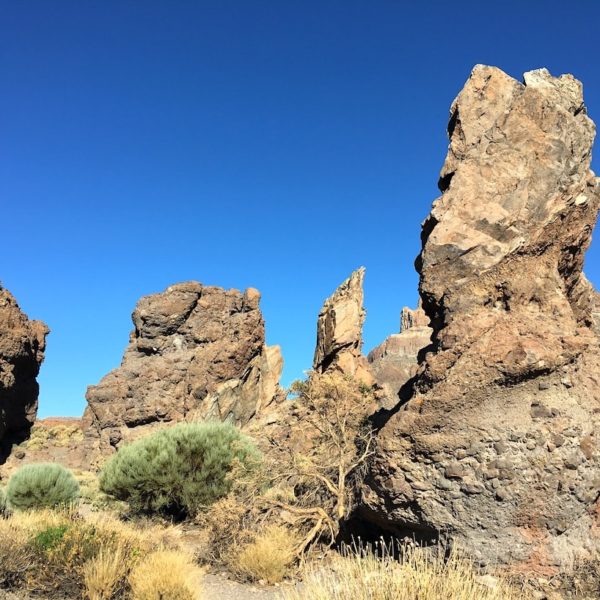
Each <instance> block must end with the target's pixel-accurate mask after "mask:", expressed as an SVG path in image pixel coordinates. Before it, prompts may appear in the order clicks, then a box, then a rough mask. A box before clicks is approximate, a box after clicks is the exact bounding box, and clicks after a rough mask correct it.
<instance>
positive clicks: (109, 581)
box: [82, 544, 129, 600]
mask: <svg viewBox="0 0 600 600" xmlns="http://www.w3.org/2000/svg"><path fill="white" fill-rule="evenodd" d="M128 570H129V556H128V552H127V550H126V549H125V547H124V546H123V545H122V544H119V545H117V547H115V548H101V549H100V551H99V552H98V554H97V555H96V556H94V557H93V558H91V559H89V560H88V561H87V562H86V563H85V564H84V565H83V567H82V575H83V582H84V586H85V593H86V597H87V598H88V599H89V600H110V599H111V598H113V596H114V595H115V592H118V591H120V590H122V588H123V587H124V582H125V578H126V576H127V572H128Z"/></svg>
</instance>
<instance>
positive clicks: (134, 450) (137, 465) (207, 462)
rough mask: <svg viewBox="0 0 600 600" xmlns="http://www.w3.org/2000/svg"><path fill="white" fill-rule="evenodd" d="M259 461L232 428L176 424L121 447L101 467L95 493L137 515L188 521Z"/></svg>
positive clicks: (249, 444)
mask: <svg viewBox="0 0 600 600" xmlns="http://www.w3.org/2000/svg"><path fill="white" fill-rule="evenodd" d="M259 461H260V454H259V452H258V450H257V449H256V447H255V446H254V444H253V442H252V441H251V440H250V438H248V437H246V436H244V435H242V434H241V433H240V432H239V431H238V430H237V429H236V428H235V427H234V426H233V425H231V424H228V423H214V422H211V423H189V424H181V425H176V426H175V427H172V428H170V429H163V430H161V431H159V432H157V433H154V434H152V435H149V436H148V437H145V438H142V439H140V440H138V441H136V442H134V443H132V444H130V445H128V446H125V447H123V448H121V449H120V450H119V451H118V452H117V454H115V455H114V456H113V457H112V458H111V459H110V460H109V461H108V463H107V464H106V465H105V467H104V469H103V471H102V473H101V475H100V489H101V490H102V491H103V492H105V493H106V494H109V495H111V496H113V497H115V498H117V499H118V500H125V501H127V502H129V505H130V507H131V509H132V510H133V511H136V512H146V513H152V512H158V513H162V514H166V515H173V516H177V517H186V516H193V515H195V514H197V513H198V511H199V510H200V509H201V508H202V507H203V506H206V505H209V504H211V503H212V502H214V501H215V500H218V499H219V498H221V497H223V496H225V495H226V494H227V493H228V492H229V491H230V489H231V486H232V482H233V479H234V476H235V475H236V474H239V473H242V472H248V471H252V470H253V469H254V468H255V467H257V466H258V464H259Z"/></svg>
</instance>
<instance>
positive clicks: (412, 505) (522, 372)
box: [364, 66, 600, 570]
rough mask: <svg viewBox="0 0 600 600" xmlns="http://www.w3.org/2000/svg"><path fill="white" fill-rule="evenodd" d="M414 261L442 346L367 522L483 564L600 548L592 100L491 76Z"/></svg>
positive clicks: (557, 86)
mask: <svg viewBox="0 0 600 600" xmlns="http://www.w3.org/2000/svg"><path fill="white" fill-rule="evenodd" d="M448 130H449V135H450V146H449V149H448V155H447V158H446V161H445V163H444V166H443V168H442V172H441V177H440V184H439V185H440V189H441V191H442V196H441V197H440V198H438V199H437V200H436V201H435V203H434V205H433V209H432V211H431V214H430V215H429V217H428V218H427V219H426V221H425V222H424V224H423V232H422V243H423V247H422V251H421V254H420V256H419V258H418V259H417V269H418V271H419V274H420V288H419V289H420V294H421V298H422V300H423V307H424V310H425V312H426V314H427V316H428V317H429V318H430V319H431V325H432V328H433V336H432V341H433V347H432V349H431V351H430V352H428V353H427V354H426V355H425V356H424V357H423V360H422V363H421V365H420V368H419V372H418V374H417V376H416V381H415V385H414V388H413V393H412V396H411V397H410V399H409V400H408V401H407V402H406V403H401V404H400V405H398V406H397V407H396V408H395V409H394V410H393V411H391V412H390V414H389V415H388V420H387V422H386V423H385V425H383V428H382V430H381V431H380V435H379V440H378V453H377V455H376V457H375V460H374V464H373V468H372V472H371V479H370V484H369V487H368V488H367V490H366V491H365V507H364V514H365V515H367V518H369V519H371V520H372V521H376V522H378V523H379V524H380V525H382V526H384V527H386V528H388V529H391V530H394V531H396V532H400V533H406V534H409V535H415V536H417V537H420V538H422V539H449V540H451V541H452V542H453V543H456V544H458V545H461V546H463V547H464V548H466V549H467V551H468V552H469V553H470V554H472V555H474V556H475V558H477V559H479V560H480V561H481V562H483V563H504V564H510V565H518V564H520V563H523V564H527V565H529V567H530V568H539V569H545V570H552V569H554V568H558V567H565V566H568V565H569V564H572V562H571V561H572V560H573V559H574V558H575V557H582V556H586V555H588V556H589V555H590V553H592V552H593V551H595V550H597V549H598V548H599V547H600V536H599V534H598V532H599V531H600V529H599V527H598V525H599V523H598V517H597V515H598V513H599V512H600V511H599V507H598V505H597V500H598V494H599V492H598V490H599V489H600V488H599V482H600V461H599V453H598V445H599V442H600V439H599V438H598V431H599V425H600V423H599V421H600V388H599V386H598V382H599V381H600V350H599V338H598V334H597V332H596V330H595V328H594V323H593V314H592V313H593V308H594V305H595V292H594V291H593V290H592V288H591V285H590V284H589V282H588V281H587V280H586V279H585V276H584V275H583V273H582V267H583V259H584V252H585V250H586V249H587V247H588V245H589V243H590V240H591V233H592V230H593V228H594V225H595V222H596V218H597V214H598V206H599V202H600V184H599V180H598V179H597V178H596V177H595V176H594V174H593V172H592V171H591V170H590V160H591V149H592V143H593V139H594V135H595V127H594V124H593V123H592V121H591V120H590V118H589V117H588V116H587V113H586V108H585V105H584V103H583V97H582V86H581V84H580V83H579V82H578V81H577V80H576V79H574V78H573V77H572V76H570V75H563V76H561V77H552V76H551V75H550V74H549V73H548V71H546V70H544V69H541V70H538V71H533V72H530V73H526V74H525V77H524V82H523V83H521V82H518V81H516V80H514V79H512V78H511V77H509V76H508V75H506V74H505V73H503V72H502V71H500V70H499V69H495V68H492V67H485V66H477V67H476V68H475V69H474V70H473V72H472V74H471V77H470V78H469V80H468V82H467V83H466V85H465V87H464V89H463V90H462V92H461V93H460V94H459V96H458V97H457V98H456V100H455V101H454V103H453V105H452V108H451V116H450V124H449V127H448Z"/></svg>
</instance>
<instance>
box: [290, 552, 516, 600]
mask: <svg viewBox="0 0 600 600" xmlns="http://www.w3.org/2000/svg"><path fill="white" fill-rule="evenodd" d="M383 554H384V556H383V557H377V556H375V555H374V554H373V553H372V552H370V551H366V550H358V551H356V550H355V551H352V552H348V553H346V555H345V556H337V557H335V558H333V559H332V560H331V561H330V562H329V564H328V565H326V566H320V567H319V566H312V567H307V571H306V574H305V577H304V581H303V584H302V586H301V587H300V588H299V589H296V590H293V591H290V592H288V593H287V594H286V596H285V599H286V600H348V599H350V598H352V599H353V600H415V599H416V598H418V600H450V599H451V600H527V598H528V596H527V594H526V593H525V592H524V591H523V590H517V589H514V588H511V587H510V586H509V584H508V583H506V582H503V581H502V580H496V581H495V585H494V586H493V587H488V586H486V585H483V584H482V583H480V581H481V579H479V577H478V574H477V572H476V571H475V570H474V569H473V567H472V566H471V565H470V564H469V562H468V561H466V560H463V559H461V558H459V557H458V556H457V555H451V556H450V558H449V559H448V560H447V561H444V560H442V559H441V558H431V557H427V556H426V555H425V553H424V552H423V551H422V550H419V549H417V550H412V549H408V548H407V549H404V550H403V551H402V557H401V560H400V561H397V560H395V559H394V558H392V557H391V556H390V553H389V552H385V551H384V553H383Z"/></svg>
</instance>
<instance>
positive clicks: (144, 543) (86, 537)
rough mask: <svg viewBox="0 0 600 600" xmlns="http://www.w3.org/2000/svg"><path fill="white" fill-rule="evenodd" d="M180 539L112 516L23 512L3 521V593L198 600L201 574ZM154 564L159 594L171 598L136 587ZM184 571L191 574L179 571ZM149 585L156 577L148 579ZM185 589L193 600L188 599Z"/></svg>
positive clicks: (90, 599) (92, 599) (173, 530)
mask: <svg viewBox="0 0 600 600" xmlns="http://www.w3.org/2000/svg"><path fill="white" fill-rule="evenodd" d="M180 537H181V532H180V530H179V529H178V528H177V527H175V526H172V525H171V526H161V525H158V524H155V523H141V522H138V523H136V524H135V525H131V524H128V523H125V522H122V521H120V520H118V519H116V518H115V517H114V516H112V515H111V514H110V513H98V514H90V515H88V516H87V517H86V518H85V519H84V518H82V517H80V516H79V515H78V514H77V513H75V512H74V511H71V512H69V511H65V510H59V511H57V510H49V509H42V510H38V511H20V512H16V513H13V514H12V515H11V516H10V517H8V518H6V519H0V589H8V590H19V591H26V592H30V593H32V594H35V595H36V597H37V595H38V594H41V595H42V596H44V597H52V598H55V597H57V595H60V597H61V598H62V597H63V595H64V596H65V597H67V596H68V597H69V598H86V599H87V600H146V599H147V598H157V600H158V598H163V599H166V598H169V599H172V600H177V599H181V600H188V599H189V600H192V599H193V598H195V597H196V596H194V595H193V593H195V592H194V590H195V589H196V588H197V587H198V585H199V579H200V575H201V572H200V570H199V568H198V567H197V566H196V565H195V563H194V558H193V555H192V553H191V552H190V551H189V550H188V549H186V548H184V547H183V546H182V545H181V543H180ZM173 556H176V557H177V558H178V562H177V563H176V562H174V560H173V559H172V557H173ZM148 557H153V558H152V561H151V564H152V569H153V577H154V580H155V581H156V580H164V582H165V583H164V585H163V586H162V587H160V586H159V587H158V588H157V589H159V590H161V591H162V592H164V594H163V596H158V595H155V596H148V595H147V594H145V593H144V590H143V589H138V588H136V589H135V590H134V581H135V580H136V577H139V576H140V571H139V569H138V566H139V565H140V564H144V563H145V562H146V559H147V558H148ZM182 566H185V571H177V570H176V568H178V567H182ZM135 573H137V575H136V574H135ZM145 577H146V578H149V577H150V574H149V573H148V571H146V575H145ZM130 578H131V581H130ZM191 579H193V583H194V589H192V588H191V587H190V586H191V584H190V581H191ZM161 585H162V584H161ZM186 586H188V587H189V589H188V588H187V587H186ZM138 587H139V586H138ZM181 589H186V590H187V591H188V592H189V594H188V595H182V594H180V593H179V590H181Z"/></svg>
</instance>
